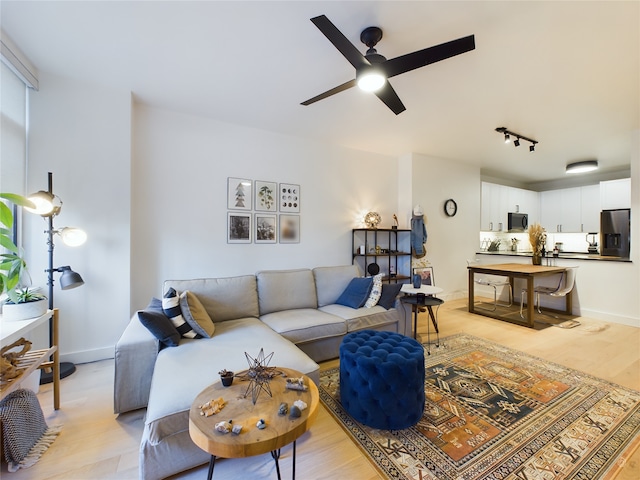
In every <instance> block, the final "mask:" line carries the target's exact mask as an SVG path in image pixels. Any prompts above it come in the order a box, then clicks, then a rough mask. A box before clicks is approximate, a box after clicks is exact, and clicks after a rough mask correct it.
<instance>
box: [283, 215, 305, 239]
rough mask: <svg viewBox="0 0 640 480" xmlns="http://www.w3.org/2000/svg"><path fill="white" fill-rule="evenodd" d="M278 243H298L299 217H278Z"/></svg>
mask: <svg viewBox="0 0 640 480" xmlns="http://www.w3.org/2000/svg"><path fill="white" fill-rule="evenodd" d="M280 243H300V215H280Z"/></svg>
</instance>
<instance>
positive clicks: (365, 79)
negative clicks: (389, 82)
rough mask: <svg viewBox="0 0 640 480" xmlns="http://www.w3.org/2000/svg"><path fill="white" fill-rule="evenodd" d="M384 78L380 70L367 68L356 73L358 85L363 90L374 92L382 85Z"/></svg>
mask: <svg viewBox="0 0 640 480" xmlns="http://www.w3.org/2000/svg"><path fill="white" fill-rule="evenodd" d="M385 80H386V78H385V77H384V75H382V74H381V73H380V72H378V71H376V70H374V69H369V70H367V71H366V72H364V73H362V74H361V75H358V87H360V89H361V90H364V91H365V92H375V91H377V90H380V89H381V88H382V87H383V86H384V82H385Z"/></svg>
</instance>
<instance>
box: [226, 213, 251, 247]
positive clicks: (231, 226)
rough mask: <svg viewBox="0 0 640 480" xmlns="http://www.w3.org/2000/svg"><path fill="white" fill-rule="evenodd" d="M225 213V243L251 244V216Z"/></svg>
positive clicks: (248, 214)
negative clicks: (226, 216)
mask: <svg viewBox="0 0 640 480" xmlns="http://www.w3.org/2000/svg"><path fill="white" fill-rule="evenodd" d="M227 213H228V221H227V243H251V214H250V213H237V212H227Z"/></svg>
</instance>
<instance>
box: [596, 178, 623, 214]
mask: <svg viewBox="0 0 640 480" xmlns="http://www.w3.org/2000/svg"><path fill="white" fill-rule="evenodd" d="M617 208H631V179H630V178H622V179H619V180H609V181H606V182H600V209H601V210H614V209H617Z"/></svg>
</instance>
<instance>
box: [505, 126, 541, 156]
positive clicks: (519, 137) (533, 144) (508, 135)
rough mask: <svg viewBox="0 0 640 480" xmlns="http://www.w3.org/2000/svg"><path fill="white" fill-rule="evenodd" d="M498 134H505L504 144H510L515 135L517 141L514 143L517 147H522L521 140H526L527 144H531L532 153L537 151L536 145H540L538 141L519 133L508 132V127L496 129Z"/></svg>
mask: <svg viewBox="0 0 640 480" xmlns="http://www.w3.org/2000/svg"><path fill="white" fill-rule="evenodd" d="M496 132H499V133H502V134H504V143H509V141H510V138H511V135H513V136H514V137H516V139H515V141H514V142H513V144H514V145H515V146H516V147H519V146H520V140H526V141H527V142H530V143H531V145H530V146H529V151H530V152H533V151H535V149H536V143H538V141H537V140H533V139H532V138H527V137H525V136H524V135H520V134H519V133H515V132H511V131H509V130H507V129H506V127H498V128H496Z"/></svg>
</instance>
